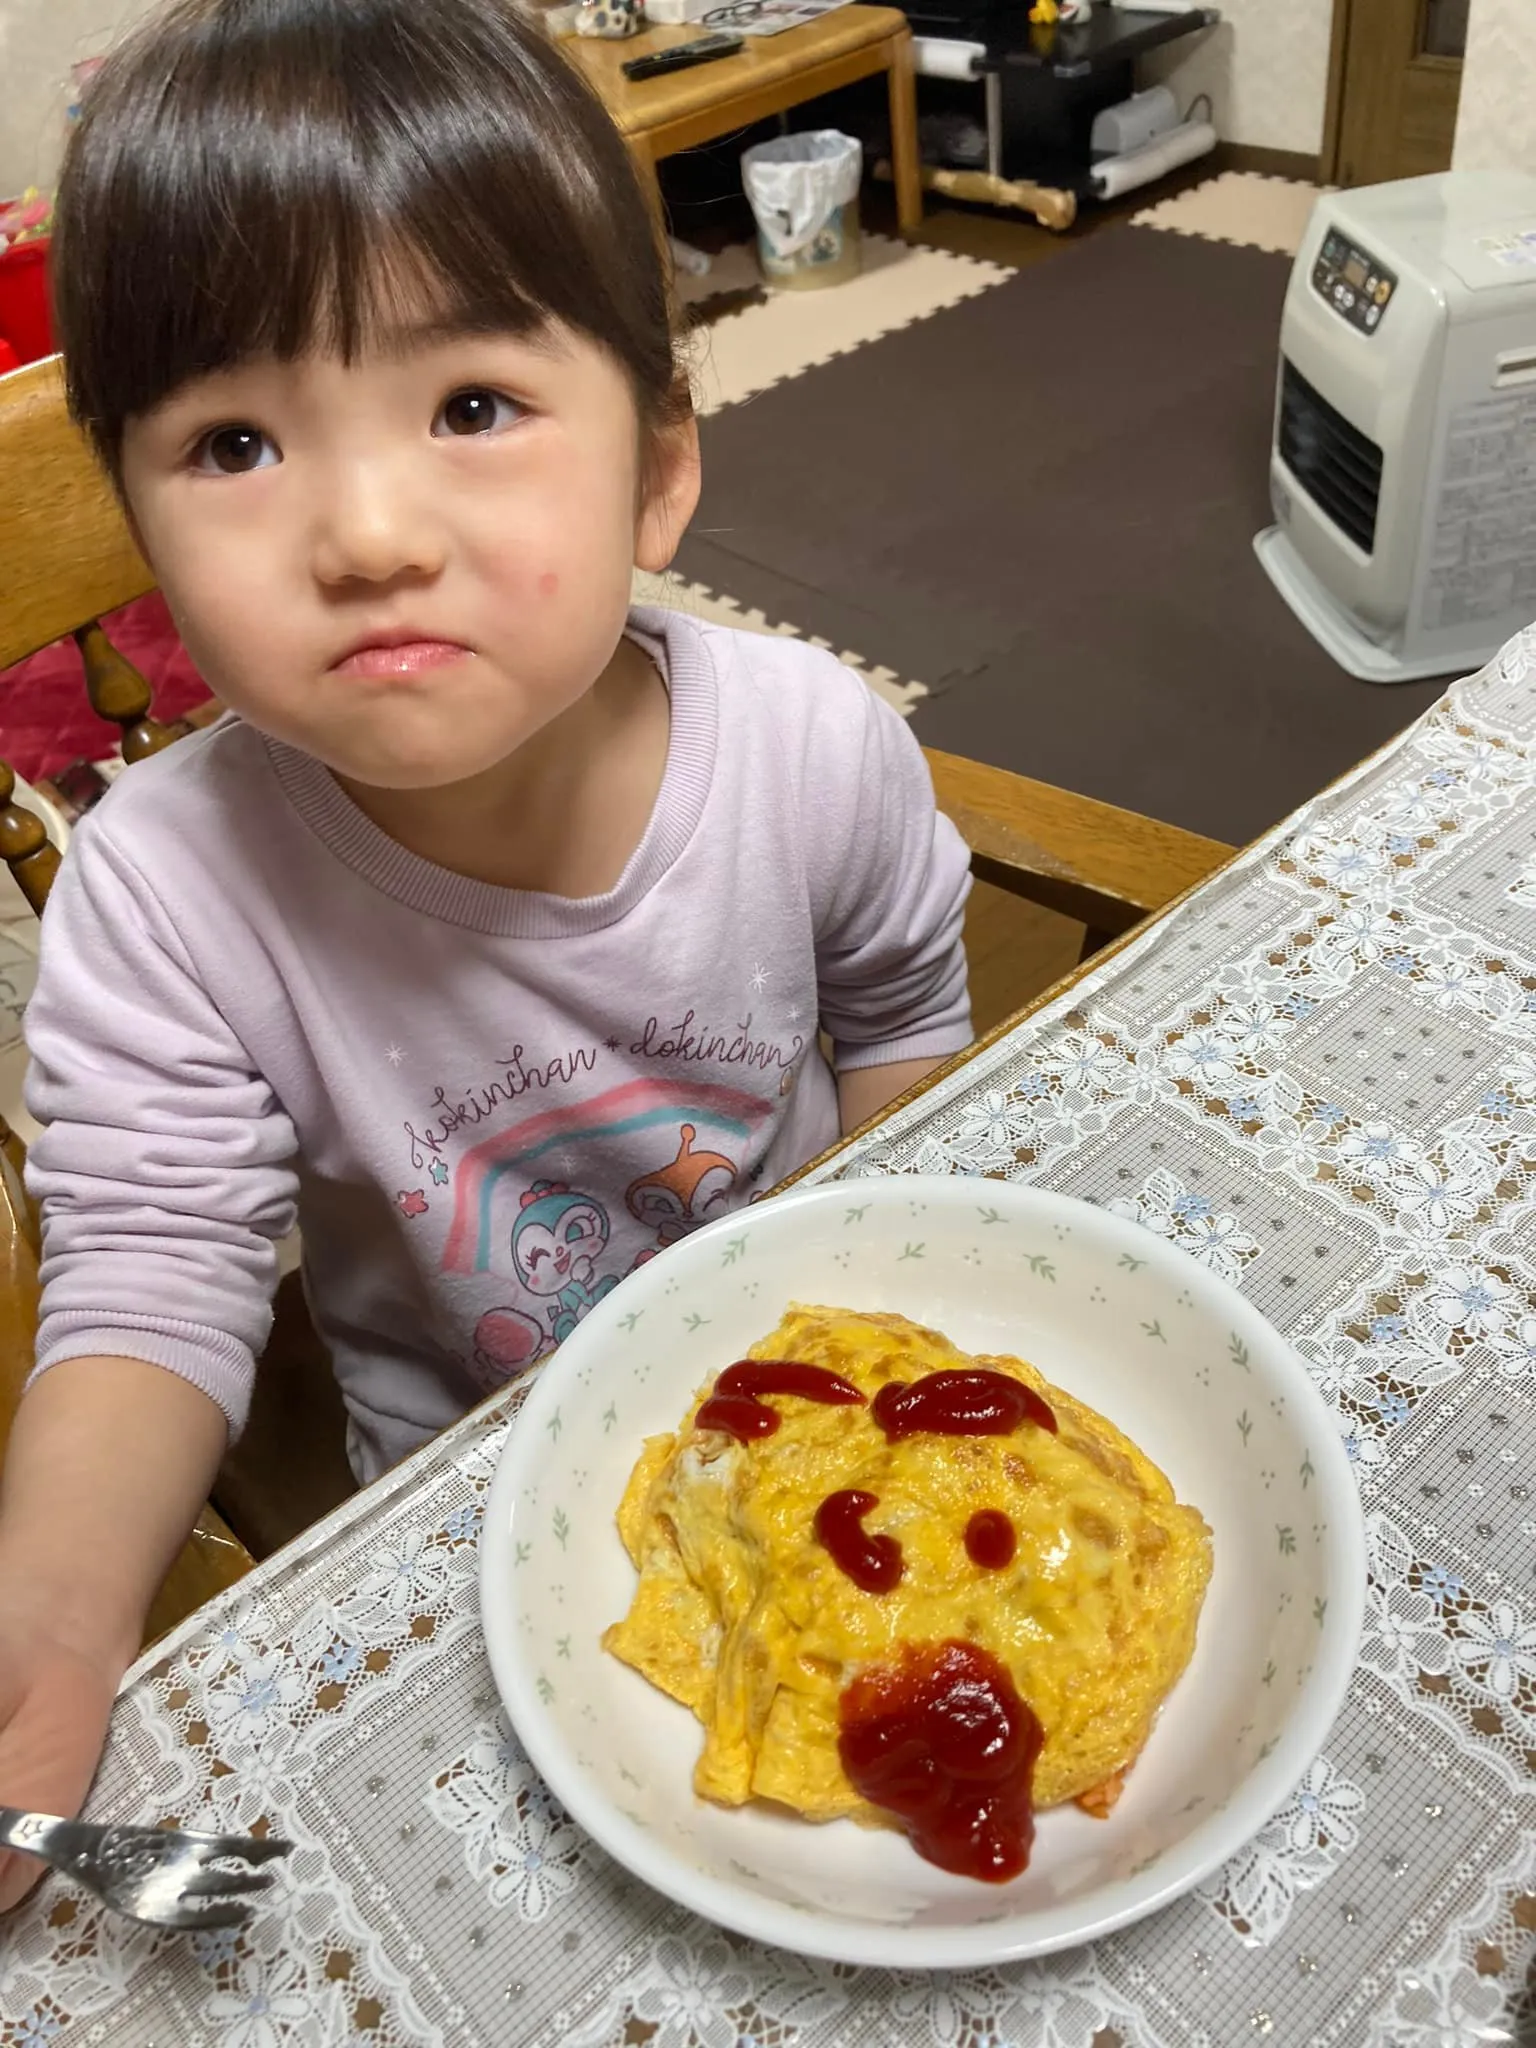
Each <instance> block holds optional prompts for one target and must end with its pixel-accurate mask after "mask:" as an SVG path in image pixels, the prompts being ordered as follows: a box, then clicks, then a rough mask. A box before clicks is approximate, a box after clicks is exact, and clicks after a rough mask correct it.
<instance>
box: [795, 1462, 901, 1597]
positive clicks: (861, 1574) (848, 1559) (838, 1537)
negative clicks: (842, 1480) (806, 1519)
mask: <svg viewBox="0 0 1536 2048" xmlns="http://www.w3.org/2000/svg"><path fill="white" fill-rule="evenodd" d="M879 1505H880V1502H879V1500H878V1498H877V1497H876V1496H875V1495H874V1494H872V1493H864V1492H861V1491H860V1489H859V1488H858V1487H856V1486H850V1487H845V1488H844V1489H843V1491H842V1492H841V1493H829V1494H828V1495H827V1497H826V1499H825V1500H824V1501H823V1502H822V1504H821V1506H820V1507H819V1508H818V1509H817V1510H816V1521H815V1529H816V1541H817V1542H818V1543H819V1544H821V1545H822V1547H823V1548H824V1549H826V1550H829V1551H830V1552H831V1553H832V1562H833V1563H834V1564H835V1565H836V1566H837V1568H838V1570H839V1571H841V1572H844V1573H846V1574H847V1576H848V1577H849V1578H850V1579H852V1581H853V1583H854V1584H855V1585H856V1586H857V1587H859V1589H860V1590H861V1591H862V1592H865V1593H889V1592H890V1591H891V1590H892V1589H893V1588H894V1587H896V1586H898V1585H899V1584H900V1583H901V1571H902V1565H901V1545H900V1544H899V1543H898V1542H897V1541H896V1538H895V1537H894V1536H871V1535H869V1534H868V1533H867V1532H866V1531H865V1530H864V1528H863V1527H862V1526H861V1525H862V1523H863V1520H864V1517H865V1516H866V1515H867V1514H868V1513H869V1511H870V1510H871V1508H877V1507H878V1506H879Z"/></svg>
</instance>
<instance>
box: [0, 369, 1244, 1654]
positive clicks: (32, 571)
mask: <svg viewBox="0 0 1536 2048" xmlns="http://www.w3.org/2000/svg"><path fill="white" fill-rule="evenodd" d="M0 474H3V475H4V476H5V478H6V489H5V491H4V492H3V493H0V668H3V667H6V666H7V665H9V664H10V663H12V662H15V661H19V660H21V659H22V658H23V657H24V656H25V655H28V654H31V653H33V652H34V651H35V650H36V649H38V648H39V647H43V646H46V645H48V644H49V643H50V642H51V641H54V640H57V639H60V638H62V637H63V636H65V635H66V634H73V635H74V637H75V639H76V641H77V643H78V645H79V646H80V650H81V654H82V658H83V661H84V664H85V680H86V688H87V690H88V691H89V693H90V697H91V702H92V703H93V704H94V706H95V707H96V709H97V711H98V712H100V713H101V714H102V715H103V716H105V717H107V718H110V719H112V720H114V721H115V722H116V723H117V724H118V725H119V726H120V728H121V729H122V732H123V736H124V739H123V750H124V753H125V755H127V757H128V758H129V759H130V760H134V759H138V758H141V757H142V756H143V755H145V754H149V753H153V752H155V751H156V750H157V749H158V748H160V747H162V746H166V745H169V744H170V743H171V742H172V741H173V740H174V739H176V738H177V737H178V735H179V731H181V730H185V728H184V727H183V728H177V729H168V728H165V727H161V726H158V725H156V724H155V722H154V720H153V719H152V718H151V717H150V715H149V692H148V690H147V688H146V687H145V685H144V681H143V678H142V677H141V676H140V675H139V674H138V672H137V670H135V669H133V668H132V667H130V665H129V664H128V663H127V662H125V661H124V660H123V659H122V658H121V657H120V656H119V655H118V654H117V653H116V652H115V650H113V649H112V648H111V647H110V646H109V645H108V643H107V639H106V635H105V634H104V633H103V632H102V630H101V627H100V625H99V624H98V623H97V621H98V619H99V617H100V615H101V614H102V613H103V612H107V611H112V610H114V609H115V608H116V607H117V606H119V605H122V604H126V603H127V602H128V601H129V600H130V599H131V598H134V597H138V596H141V595H142V594H143V593H144V592H145V591H146V590H148V589H150V588H151V587H152V582H153V579H152V577H151V575H150V572H149V569H148V568H147V566H146V565H145V563H144V561H143V558H142V557H141V556H140V555H139V553H138V551H137V549H136V548H135V547H134V545H133V541H132V539H131V537H130V535H129V533H128V529H127V527H126V525H125V523H124V521H123V517H122V513H121V511H120V510H119V508H118V505H117V502H116V500H115V499H114V497H113V496H112V493H111V490H110V488H109V487H108V485H107V483H106V481H105V479H104V478H103V476H102V474H101V472H100V470H99V469H98V468H97V466H96V464H95V462H94V460H93V459H92V457H91V455H90V453H89V450H88V449H87V448H86V446H85V443H84V442H83V440H82V438H81V436H80V435H79V434H78V433H77V432H76V430H75V428H74V427H73V426H72V425H71V424H70V421H69V418H68V415H67V413H66V411H65V408H64V398H63V385H62V380H61V377H60V374H59V366H58V359H57V358H53V359H51V360H49V361H47V362H42V363H36V364H32V365H29V366H28V367H27V368H24V369H21V370H17V371H15V372H13V373H12V374H11V375H10V376H9V377H0ZM928 761H929V765H930V767H931V769H932V771H933V779H934V786H935V789H936V791H937V793H938V800H939V805H940V807H941V809H943V810H945V811H946V812H948V813H949V815H950V816H951V817H952V818H953V819H954V820H955V823H956V824H957V825H958V826H959V828H960V831H961V832H962V834H963V835H964V837H965V840H966V843H967V844H968V845H969V847H970V848H971V856H972V867H973V870H974V871H975V873H976V874H977V875H978V876H980V877H981V878H982V879H984V880H986V881H989V882H992V883H994V884H997V885H999V886H1001V887H1003V888H1005V889H1007V890H1009V891H1010V892H1011V893H1013V894H1015V895H1017V896H1020V897H1023V898H1025V899H1026V900H1028V901H1031V902H1034V903H1038V904H1042V905H1044V906H1045V907H1046V908H1048V909H1051V910H1056V911H1060V912H1062V913H1064V914H1065V915H1066V916H1068V917H1071V918H1075V919H1078V920H1080V921H1081V922H1082V923H1083V924H1084V926H1085V927H1086V931H1087V938H1086V941H1085V953H1086V952H1087V951H1091V950H1093V949H1094V948H1096V947H1097V946H1099V945H1101V944H1103V943H1105V942H1106V941H1108V940H1111V939H1114V938H1117V937H1119V936H1120V935H1122V934H1124V933H1126V932H1128V931H1129V930H1131V929H1132V928H1133V927H1134V926H1135V925H1136V924H1137V923H1138V922H1139V921H1140V920H1141V919H1143V918H1144V917H1147V916H1149V915H1151V914H1152V913H1154V912H1157V911H1160V910H1162V909H1164V908H1165V907H1166V906H1167V905H1168V904H1169V903H1170V902H1171V901H1172V900H1173V899H1174V898H1175V897H1177V896H1179V895H1182V894H1183V893H1184V892H1185V891H1186V890H1188V889H1190V888H1192V887H1193V886H1194V885H1195V884H1196V883H1197V882H1199V881H1201V880H1203V879H1204V878H1205V877H1206V876H1207V875H1209V874H1210V873H1211V872H1212V871H1213V870H1214V869H1215V868H1217V867H1219V866H1220V865H1221V864H1222V863H1223V862H1224V861H1225V860H1227V859H1228V858H1229V857H1230V855H1231V851H1232V849H1231V848H1230V847H1226V846H1223V845H1221V844H1219V843H1218V842H1217V841H1215V840H1211V839H1201V838H1199V837H1197V836H1196V835H1195V834H1193V833H1189V832H1182V831H1180V830H1179V829H1178V828H1177V827H1176V826H1172V825H1163V824H1159V823H1157V822H1156V821H1154V820H1153V819H1150V818H1143V817H1139V816H1137V815H1136V814H1135V813H1134V812H1131V811H1122V810H1118V809H1116V808H1115V806H1113V805H1112V804H1102V803H1096V802H1094V801H1093V800H1092V799H1091V798H1088V797H1080V796H1073V795H1071V794H1070V793H1069V792H1067V791H1065V790H1060V789H1055V788H1052V787H1051V786H1050V785H1048V784H1046V783H1039V782H1031V781H1029V780H1027V779H1026V778H1025V777H1023V776H1019V775H1011V774H1008V773H1006V772H1005V771H1004V770H1002V769H999V768H987V767H983V766H981V765H980V764H978V763H976V762H973V761H964V760H960V759H958V758H956V757H955V756H954V755H950V754H940V753H934V752H932V751H930V752H929V754H928ZM14 788H15V784H14V778H13V777H12V775H11V771H10V770H9V768H7V767H5V765H4V763H3V762H0V855H3V857H4V858H5V859H6V861H7V862H8V863H9V865H10V868H11V871H12V873H13V874H14V875H15V876H16V878H17V880H18V881H19V882H20V884H21V886H22V888H23V889H24V890H25V891H26V893H27V897H28V900H29V901H30V902H31V903H32V905H33V906H34V908H35V909H37V910H38V911H39V912H41V910H42V907H43V904H44V903H45V901H46V899H47V894H48V887H49V884H50V883H51V881H52V879H53V875H54V872H55V871H56V869H57V866H58V856H57V854H56V853H55V852H54V850H53V848H52V847H51V846H50V845H49V843H48V838H47V834H46V832H45V830H44V828H43V826H42V824H41V822H40V821H39V820H38V819H37V818H36V817H35V816H33V815H32V814H31V813H30V812H28V811H26V810H23V809H22V808H21V807H20V806H18V805H17V804H16V803H14V802H13V800H12V799H13V796H14ZM22 1163H23V1153H22V1148H21V1146H20V1144H19V1142H18V1141H17V1140H16V1138H15V1136H14V1134H13V1133H11V1132H10V1131H8V1130H7V1131H4V1132H0V1196H3V1199H0V1448H3V1442H4V1430H5V1421H6V1418H7V1417H8V1416H9V1414H10V1413H11V1412H12V1411H13V1409H14V1406H15V1402H16V1399H17V1395H18V1393H19V1391H20V1387H21V1383H22V1380H23V1379H24V1377H25V1375H26V1372H27V1371H28V1370H29V1368H30V1364H31V1358H32V1345H33V1338H34V1335H35V1331H36V1324H37V1258H38V1229H37V1218H36V1216H35V1215H34V1214H33V1213H32V1212H31V1210H30V1207H29V1205H28V1203H27V1201H26V1197H25V1194H24V1192H23V1189H22V1186H21V1180H20V1171H21V1167H22ZM287 1294H288V1298H287V1301H286V1304H285V1300H284V1294H283V1293H282V1292H280V1295H279V1305H278V1325H277V1330H276V1332H275V1337H276V1339H278V1340H279V1341H275V1342H274V1344H273V1345H272V1346H269V1349H268V1353H267V1356H266V1358H265V1359H264V1360H263V1362H262V1370H261V1372H260V1373H259V1374H258V1376H257V1404H256V1408H255V1410H254V1411H253V1417H252V1424H251V1427H250V1429H249V1430H248V1432H247V1436H246V1438H245V1439H243V1440H242V1444H241V1446H240V1448H239V1450H238V1451H237V1453H236V1454H235V1457H234V1458H233V1459H232V1460H231V1461H229V1462H228V1463H227V1464H226V1467H225V1470H224V1472H223V1473H221V1475H220V1481H219V1484H218V1486H217V1487H216V1488H215V1497H216V1498H217V1499H218V1500H220V1502H221V1503H223V1504H224V1505H225V1506H226V1507H228V1509H229V1511H230V1513H231V1517H232V1519H233V1520H234V1522H235V1525H236V1527H237V1528H238V1529H239V1530H240V1532H241V1534H242V1535H246V1536H248V1537H249V1538H250V1540H251V1541H252V1542H253V1544H254V1545H256V1546H257V1547H260V1548H263V1549H264V1548H266V1547H269V1545H270V1543H271V1542H272V1541H275V1540H276V1539H277V1538H278V1537H280V1536H282V1535H285V1534H290V1533H293V1532H292V1530H291V1529H283V1528H277V1529H272V1528H268V1529H267V1530H266V1531H265V1532H264V1533H263V1531H262V1529H261V1526H260V1525H261V1523H262V1517H263V1514H264V1512H265V1511H266V1501H265V1489H264V1484H263V1473H264V1471H271V1470H275V1469H276V1468H277V1466H278V1465H279V1464H280V1463H281V1462H282V1460H283V1459H284V1456H285V1452H286V1451H289V1450H291V1447H292V1444H293V1441H294V1437H295V1432H294V1429H293V1426H292V1416H293V1413H294V1411H295V1409H296V1408H302V1409H303V1410H304V1411H305V1413H306V1426H307V1427H312V1428H313V1429H315V1430H318V1431H320V1432H321V1433H322V1434H323V1433H324V1432H325V1431H329V1432H331V1436H332V1438H333V1439H334V1445H335V1458H334V1459H333V1462H332V1466H331V1468H330V1469H331V1470H332V1471H334V1472H336V1474H337V1477H336V1482H335V1483H336V1484H337V1485H343V1490H344V1483H343V1481H342V1479H341V1477H340V1473H341V1472H342V1471H344V1463H342V1464H341V1465H339V1466H338V1465H337V1464H336V1462H335V1461H336V1460H337V1459H340V1442H341V1439H340V1428H341V1404H340V1399H339V1396H337V1395H336V1393H335V1388H334V1383H333V1382H332V1380H331V1378H330V1375H329V1373H328V1372H327V1371H326V1370H325V1367H324V1362H323V1360H324V1354H323V1352H321V1351H320V1350H319V1347H318V1344H317V1343H316V1340H315V1339H314V1336H313V1332H312V1331H309V1330H308V1322H307V1318H306V1317H304V1316H303V1314H302V1308H301V1307H300V1306H297V1305H296V1304H297V1291H296V1289H289V1290H287ZM285 1317H286V1321H285ZM306 1346H307V1347H308V1348H307V1349H306ZM315 1416H318V1418H319V1419H318V1421H315V1422H313V1423H312V1424H311V1423H310V1418H311V1417H315ZM264 1461H266V1462H265V1463H264ZM322 1479H323V1476H322ZM317 1483H322V1482H317ZM329 1504H330V1503H329V1501H328V1500H325V1499H320V1500H319V1501H318V1503H317V1509H316V1511H317V1512H318V1511H319V1509H321V1508H323V1507H324V1506H326V1505H329ZM250 1562H251V1560H250V1557H249V1556H248V1555H247V1553H246V1552H245V1550H244V1549H242V1547H241V1545H240V1543H239V1542H238V1540H237V1539H236V1538H235V1536H234V1535H233V1534H232V1533H231V1531H230V1529H229V1528H228V1526H227V1525H226V1524H225V1523H224V1522H222V1521H221V1520H220V1518H219V1516H218V1515H217V1514H216V1513H215V1512H214V1511H213V1510H212V1509H211V1508H210V1509H209V1510H207V1511H206V1512H205V1514H204V1516H203V1518H202V1520H201V1521H200V1523H199V1525H198V1531H197V1534H196V1535H195V1536H194V1538H193V1540H192V1542H191V1543H190V1544H189V1545H188V1548H187V1550H186V1552H184V1553H183V1555H182V1557H181V1559H180V1560H178V1563H177V1565H176V1566H175V1567H174V1569H173V1571H172V1574H171V1577H170V1579H168V1580H167V1582H166V1588H165V1591H164V1593H163V1594H162V1596H161V1600H160V1603H159V1604H158V1606H157V1609H156V1615H155V1621H156V1623H157V1624H158V1625H159V1626H168V1625H169V1623H170V1621H171V1620H173V1619H175V1618H176V1614H177V1612H178V1611H180V1612H185V1611H187V1609H188V1608H189V1607H190V1606H192V1605H195V1604H197V1603H198V1602H200V1601H201V1600H203V1599H206V1598H207V1597H208V1596H209V1595H210V1594H211V1593H212V1592H213V1591H215V1590H216V1589H217V1588H218V1587H219V1586H222V1585H227V1584H229V1583H231V1581H232V1579H233V1578H235V1577H238V1576H239V1573H240V1572H241V1571H242V1570H244V1569H247V1568H248V1567H249V1564H250Z"/></svg>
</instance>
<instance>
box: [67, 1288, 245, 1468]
mask: <svg viewBox="0 0 1536 2048" xmlns="http://www.w3.org/2000/svg"><path fill="white" fill-rule="evenodd" d="M70 1358H138V1359H142V1360H143V1361H144V1363H145V1364H146V1365H158V1366H161V1367H162V1368H163V1369H164V1370H165V1371H166V1372H173V1373H175V1375H176V1377H177V1378H178V1379H183V1380H186V1381H188V1382H189V1383H190V1384H191V1385H192V1386H194V1387H196V1388H197V1389H198V1391H199V1392H200V1393H204V1394H206V1395H207V1396H208V1398H209V1400H210V1401H214V1402H216V1403H217V1404H218V1406H219V1407H220V1408H222V1409H223V1411H224V1414H225V1417H226V1419H227V1421H228V1423H229V1433H230V1441H231V1442H233V1441H234V1440H235V1438H237V1437H238V1436H239V1434H240V1432H241V1430H242V1429H244V1427H245V1418H246V1416H247V1414H248V1413H249V1412H250V1406H251V1382H252V1381H253V1380H254V1378H255V1376H256V1361H255V1358H254V1357H253V1355H252V1353H251V1349H250V1346H249V1345H248V1344H242V1343H241V1342H240V1341H239V1340H238V1338H235V1337H231V1336H229V1335H227V1334H226V1333H225V1332H224V1331H223V1330H211V1329H209V1328H208V1327H207V1326H206V1325H205V1324H201V1323H184V1322H178V1321H176V1320H175V1319H174V1318H171V1317H167V1318H166V1319H165V1320H164V1321H161V1322H150V1321H148V1320H146V1321H144V1322H142V1323H135V1322H132V1321H129V1322H123V1323H101V1322H97V1321H95V1320H94V1319H93V1318H91V1317H90V1316H87V1315H84V1314H81V1313H79V1312H77V1311H70V1310H64V1311H61V1312H60V1313H59V1314H57V1315H52V1316H49V1317H47V1318H46V1320H45V1321H44V1323H43V1326H42V1329H41V1330H40V1331H39V1333H38V1347H37V1364H36V1365H35V1366H34V1367H33V1369H32V1371H31V1373H30V1374H29V1376H28V1379H27V1386H29V1387H30V1386H31V1385H32V1383H33V1381H34V1380H36V1379H39V1378H40V1377H41V1376H42V1374H43V1373H45V1372H47V1371H48V1370H49V1368H50V1367H51V1366H55V1365H62V1364H63V1363H64V1362H65V1360H66V1359H70Z"/></svg>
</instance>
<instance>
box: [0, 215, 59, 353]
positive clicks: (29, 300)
mask: <svg viewBox="0 0 1536 2048" xmlns="http://www.w3.org/2000/svg"><path fill="white" fill-rule="evenodd" d="M47 259H48V237H47V236H46V235H44V236H43V238H42V240H41V241H37V242H22V243H19V244H18V245H17V246H16V247H15V248H11V249H7V250H6V251H5V253H4V254H3V255H0V336H3V337H4V339H5V340H6V341H8V342H9V343H10V345H11V347H12V348H13V349H14V350H15V351H16V354H17V356H18V358H19V359H20V360H21V361H22V362H24V363H33V362H36V361H37V359H38V357H39V356H51V355H52V354H53V323H52V321H51V320H50V319H49V317H48V260H47Z"/></svg>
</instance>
